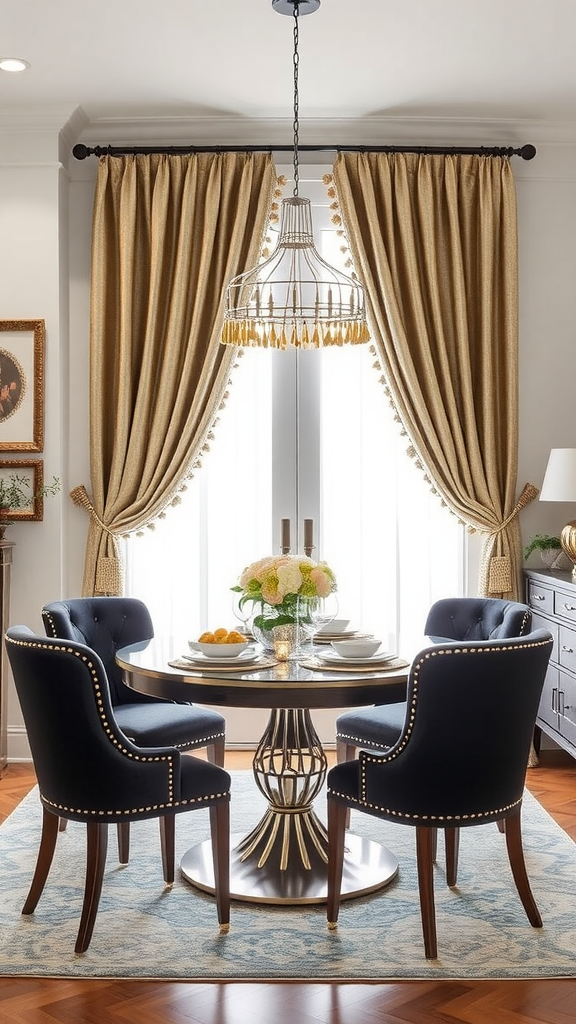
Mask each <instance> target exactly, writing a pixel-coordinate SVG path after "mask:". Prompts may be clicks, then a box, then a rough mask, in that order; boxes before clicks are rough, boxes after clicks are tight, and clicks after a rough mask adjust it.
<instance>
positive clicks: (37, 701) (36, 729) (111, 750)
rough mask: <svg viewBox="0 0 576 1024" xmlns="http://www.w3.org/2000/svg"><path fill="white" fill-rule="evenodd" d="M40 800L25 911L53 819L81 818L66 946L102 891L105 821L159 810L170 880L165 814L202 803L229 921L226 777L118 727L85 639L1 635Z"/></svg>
mask: <svg viewBox="0 0 576 1024" xmlns="http://www.w3.org/2000/svg"><path fill="white" fill-rule="evenodd" d="M6 651H7V654H8V658H9V660H10V665H11V668H12V673H13V676H14V683H15V686H16V692H17V694H18V698H19V701H20V706H21V708H22V714H23V717H24V723H25V726H26V731H27V734H28V739H29V742H30V749H31V751H32V758H33V761H34V768H35V771H36V776H37V778H38V787H39V791H40V800H41V802H42V807H43V819H42V837H41V841H40V850H39V853H38V860H37V864H36V870H35V873H34V877H33V880H32V885H31V888H30V892H29V893H28V897H27V899H26V902H25V904H24V907H23V910H22V913H23V914H32V913H33V911H34V910H35V908H36V906H37V904H38V901H39V899H40V896H41V895H42V892H43V889H44V885H45V883H46V880H47V877H48V873H49V870H50V866H51V863H52V859H53V855H54V849H55V846H56V839H57V835H58V821H59V819H60V818H65V819H72V820H74V821H84V822H86V829H87V862H86V886H85V890H84V902H83V908H82V915H81V920H80V927H79V930H78V936H77V939H76V945H75V950H76V952H77V953H83V952H84V951H85V950H86V949H87V948H88V946H89V944H90V940H91V938H92V932H93V929H94V924H95V921H96V914H97V911H98V903H99V901H100V893H101V890H102V881H103V876H104V867H105V861H106V850H107V841H108V825H109V824H111V823H114V824H116V823H117V822H118V820H119V819H121V820H122V821H123V822H131V821H141V820H142V819H145V818H159V821H160V835H161V849H162V863H163V869H164V879H165V881H166V883H168V884H172V882H173V881H174V822H175V815H176V814H179V813H181V812H183V811H189V810H195V809H197V808H201V807H209V808H210V827H211V837H212V855H213V860H214V872H215V880H216V886H215V889H216V905H217V913H218V920H219V922H220V925H221V930H223V931H227V930H228V925H229V921H230V881H229V848H230V847H229V844H230V834H229V809H230V808H229V805H230V776H229V774H228V773H227V772H225V771H224V769H223V768H220V767H218V766H216V765H214V764H210V762H208V761H204V760H201V759H200V758H196V757H190V756H183V755H182V754H181V753H180V751H179V750H177V749H176V747H174V746H171V745H169V744H157V745H156V746H154V747H151V746H147V747H140V746H138V745H137V744H135V743H133V742H132V741H131V740H130V739H128V738H127V737H126V735H125V733H124V732H123V730H121V729H120V728H119V727H118V724H117V722H116V719H115V714H114V709H113V707H112V702H111V699H110V689H109V685H108V679H107V676H106V671H105V668H104V665H103V664H102V661H101V660H100V658H99V657H98V655H97V654H96V653H95V651H93V650H91V649H90V648H89V647H87V646H86V645H85V644H80V643H77V642H74V641H71V640H53V639H47V638H46V637H42V636H36V635H35V634H34V633H33V632H32V631H31V630H29V629H28V628H27V627H26V626H13V627H11V628H10V629H8V631H7V633H6Z"/></svg>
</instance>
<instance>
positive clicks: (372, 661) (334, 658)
mask: <svg viewBox="0 0 576 1024" xmlns="http://www.w3.org/2000/svg"><path fill="white" fill-rule="evenodd" d="M316 657H317V658H319V659H320V661H329V662H331V663H332V664H340V665H381V664H382V665H384V664H385V663H386V662H387V661H393V660H394V658H395V657H396V655H395V654H390V652H389V651H384V652H383V653H382V652H381V651H377V652H376V654H371V655H370V657H369V658H352V657H351V655H348V657H346V658H341V657H340V655H339V654H336V651H326V652H324V651H319V652H318V654H317V655H316Z"/></svg>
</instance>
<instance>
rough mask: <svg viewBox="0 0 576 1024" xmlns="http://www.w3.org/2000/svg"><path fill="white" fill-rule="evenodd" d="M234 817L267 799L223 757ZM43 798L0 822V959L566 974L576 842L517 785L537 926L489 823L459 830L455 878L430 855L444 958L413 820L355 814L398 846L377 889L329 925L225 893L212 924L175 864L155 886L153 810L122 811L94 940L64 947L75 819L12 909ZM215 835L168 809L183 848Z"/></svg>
mask: <svg viewBox="0 0 576 1024" xmlns="http://www.w3.org/2000/svg"><path fill="white" fill-rule="evenodd" d="M232 794H233V801H232V815H233V821H232V830H233V831H234V832H243V831H246V830H248V828H249V827H250V826H251V825H252V824H254V822H255V820H256V817H257V815H259V813H260V806H259V805H262V809H263V807H264V803H263V800H262V798H261V797H260V795H259V794H258V793H257V792H255V787H254V783H253V780H252V776H251V773H250V772H235V773H233V787H232ZM40 817H41V809H40V804H39V801H38V794H37V791H36V790H34V791H33V792H32V793H31V794H30V795H29V796H28V797H27V798H26V799H25V800H24V801H23V802H22V803H21V804H20V805H19V807H17V808H16V810H15V811H14V813H13V814H12V815H11V816H10V818H9V819H8V820H7V821H6V822H5V824H4V825H3V826H2V828H0V975H21V976H26V975H28V976H45V977H71V978H73V977H77V978H154V979H182V980H196V979H201V980H205V981H209V980H215V981H220V980H238V981H250V980H280V979H289V980H298V979H302V980H319V981H321V980H325V981H327V980H338V981H361V980H368V981H389V980H399V979H439V978H453V979H471V978H477V979H482V978H486V979H510V978H558V977H574V976H576V845H575V844H574V843H573V842H572V841H571V839H569V837H568V836H567V835H566V833H565V832H563V831H562V829H560V828H559V827H558V826H557V825H556V824H555V823H554V821H553V820H552V819H551V818H550V817H549V815H548V814H546V812H545V811H544V810H543V809H542V808H541V807H540V805H539V804H538V803H537V802H536V801H535V800H534V799H533V798H532V797H531V796H530V795H529V794H528V793H527V794H526V797H525V802H524V811H523V832H524V847H525V852H526V862H527V866H528V873H529V875H530V879H531V883H532V888H533V891H534V895H535V898H536V901H537V903H538V906H539V908H540V912H541V914H542V918H543V921H544V927H543V928H542V929H533V928H531V927H530V925H529V923H528V920H527V918H526V916H525V914H524V911H523V909H522V905H521V903H520V900H519V899H518V897H517V895H516V890H515V888H514V884H513V882H512V877H511V874H510V870H509V867H508V859H507V856H506V850H505V845H504V837H503V836H502V835H501V834H500V833H499V832H498V830H497V828H496V827H495V826H483V827H478V828H469V829H463V830H462V836H461V848H460V867H459V879H458V881H459V886H458V889H456V890H450V889H448V888H447V886H446V885H445V883H444V871H443V867H442V842H441V840H440V843H439V851H440V856H439V862H438V867H437V869H436V909H437V926H438V949H439V958H438V959H437V960H433V961H427V960H426V959H425V957H424V952H423V945H422V932H421V925H420V911H419V904H418V892H417V885H416V865H415V837H414V831H413V829H411V828H408V827H406V826H402V825H390V824H387V823H385V822H379V821H377V820H376V819H373V818H370V817H368V816H367V815H361V814H359V813H356V814H353V817H352V828H353V831H355V832H356V833H357V834H360V835H365V836H366V837H367V838H370V839H379V840H380V841H382V842H384V843H385V844H386V845H387V846H388V847H390V848H391V849H392V850H393V851H394V853H395V854H396V855H397V857H398V859H399V862H400V870H399V873H398V877H397V878H396V879H395V881H393V882H392V883H391V884H390V885H389V886H388V887H387V888H386V889H385V890H381V891H380V892H379V893H375V894H373V895H371V896H366V897H363V898H361V899H357V900H351V901H346V902H344V903H343V904H342V907H341V910H340V921H339V927H338V929H337V930H336V931H335V932H328V930H327V928H326V916H325V907H324V906H306V907H290V908H284V907H278V906H262V905H259V906H258V905H250V904H247V903H240V902H237V901H236V902H233V904H232V917H231V930H230V933H229V934H228V935H219V933H218V927H217V923H216V912H215V907H214V902H213V899H212V897H210V896H208V895H206V894H205V893H202V892H199V891H198V890H195V889H193V888H192V887H191V886H190V885H189V884H188V883H187V882H185V881H184V880H182V879H181V878H180V876H179V874H177V880H176V883H175V885H174V887H173V889H172V890H166V889H165V888H164V884H163V880H162V868H161V860H160V847H159V837H158V824H157V822H156V821H151V822H143V823H139V824H137V825H133V826H132V836H131V860H130V864H129V865H127V866H125V867H119V866H118V864H117V862H116V840H115V835H114V834H113V833H112V832H111V835H110V843H109V852H108V866H107V870H106V876H105V879H104V888H103V893H102V899H101V902H100V910H99V912H98V917H97V919H96V927H95V929H94V936H93V939H92V943H91V945H90V947H89V949H88V951H87V953H85V954H84V955H83V956H81V957H77V956H75V955H74V952H73V949H74V942H75V938H76V931H77V928H78V923H79V915H80V909H81V901H82V893H83V888H84V863H85V860H84V856H85V854H84V851H85V829H84V827H83V826H82V825H79V824H77V823H75V822H69V824H68V828H67V830H66V832H63V833H61V834H60V835H59V837H58V846H57V851H56V856H55V859H54V863H53V866H52V871H51V873H50V876H49V878H48V882H47V885H46V888H45V890H44V894H43V896H42V899H41V900H40V903H39V905H38V908H37V910H36V912H35V914H34V915H32V916H30V917H26V918H25V917H22V915H21V913H20V910H21V907H22V905H23V902H24V899H25V896H26V893H27V891H28V887H29V884H30V880H31V877H32V872H33V869H34V864H35V859H36V852H37V846H38V838H39V824H40ZM208 837H209V825H208V813H207V812H205V811H195V812H192V813H190V814H182V815H179V816H178V818H177V820H176V839H177V857H178V858H180V857H181V856H182V854H183V853H184V852H185V850H186V849H188V847H189V846H191V845H192V844H193V843H197V842H199V841H203V840H204V839H207V838H208Z"/></svg>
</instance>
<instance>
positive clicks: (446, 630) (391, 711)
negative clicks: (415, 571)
mask: <svg viewBox="0 0 576 1024" xmlns="http://www.w3.org/2000/svg"><path fill="white" fill-rule="evenodd" d="M531 625H532V613H531V611H530V609H529V607H528V605H525V604H521V603H520V602H518V601H504V600H501V599H500V598H496V597H448V598H443V599H442V600H440V601H436V602H435V604H433V605H432V607H431V608H430V611H429V612H428V617H427V619H426V623H425V626H424V633H425V635H426V636H427V637H429V638H430V639H431V640H432V641H433V642H434V643H445V642H447V641H451V640H459V641H460V640H462V641H464V640H499V639H504V638H507V637H513V636H524V635H525V634H526V633H528V632H529V631H530V628H531ZM405 718H406V701H401V702H400V703H396V704H378V705H376V706H375V707H370V708H356V709H354V710H352V711H345V712H344V714H342V715H339V717H338V718H337V719H336V756H337V760H338V761H339V762H340V761H349V760H351V759H352V758H353V757H355V755H356V750H357V748H358V747H362V748H363V749H366V750H385V749H386V748H387V747H391V746H392V745H393V744H394V743H396V740H397V739H398V737H399V735H400V733H401V732H402V728H403V726H404V720H405Z"/></svg>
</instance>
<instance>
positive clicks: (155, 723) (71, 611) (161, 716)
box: [42, 597, 226, 767]
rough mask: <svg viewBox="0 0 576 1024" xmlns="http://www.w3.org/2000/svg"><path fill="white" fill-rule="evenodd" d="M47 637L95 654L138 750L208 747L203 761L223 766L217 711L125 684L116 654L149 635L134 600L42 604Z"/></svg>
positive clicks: (147, 621) (148, 622) (142, 608)
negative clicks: (87, 648)
mask: <svg viewBox="0 0 576 1024" xmlns="http://www.w3.org/2000/svg"><path fill="white" fill-rule="evenodd" d="M42 621H43V623H44V629H45V630H46V635H47V636H52V637H59V638H61V639H63V640H76V641H78V643H82V644H86V646H87V647H91V648H92V650H93V651H96V653H97V654H98V656H99V658H100V660H101V661H102V664H103V665H104V668H105V669H106V675H107V677H108V682H109V685H110V695H111V698H112V704H113V705H114V714H115V716H116V721H117V723H118V725H119V726H120V728H121V729H122V731H123V732H125V733H126V735H127V736H129V737H130V739H131V740H133V741H134V743H138V744H139V745H140V746H142V747H145V746H163V745H164V744H170V745H171V746H173V747H178V749H179V750H196V749H200V748H201V747H207V748H208V756H209V759H210V760H211V761H212V762H213V763H214V764H218V765H220V767H223V765H224V747H225V729H226V722H225V720H224V718H223V716H222V715H221V714H219V713H218V712H217V711H209V710H208V709H206V708H201V707H196V706H195V705H192V704H173V703H171V702H170V701H163V700H161V699H160V698H158V697H151V696H148V695H145V694H141V693H137V692H136V691H135V690H131V689H130V688H129V687H128V686H126V685H125V683H124V682H123V679H122V670H121V669H120V667H119V666H118V664H117V663H116V651H117V650H118V648H120V647H126V646H127V645H128V644H135V643H138V642H139V641H140V640H149V639H150V638H151V637H153V636H154V627H153V625H152V619H151V618H150V613H149V611H148V609H147V607H146V605H145V604H144V603H143V601H139V600H138V599H137V598H135V597H79V598H75V599H73V600H69V601H55V602H53V603H52V604H46V605H44V608H43V609H42Z"/></svg>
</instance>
